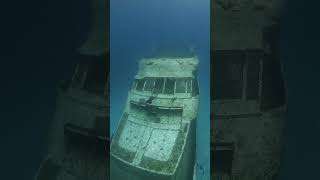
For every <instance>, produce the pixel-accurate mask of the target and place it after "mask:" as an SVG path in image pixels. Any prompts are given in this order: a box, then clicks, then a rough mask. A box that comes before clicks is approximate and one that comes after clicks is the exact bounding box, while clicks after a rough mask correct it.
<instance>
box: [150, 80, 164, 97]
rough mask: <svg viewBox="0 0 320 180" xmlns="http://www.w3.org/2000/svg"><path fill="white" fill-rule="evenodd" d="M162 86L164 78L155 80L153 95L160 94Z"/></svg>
mask: <svg viewBox="0 0 320 180" xmlns="http://www.w3.org/2000/svg"><path fill="white" fill-rule="evenodd" d="M163 85H164V78H156V81H155V83H154V89H153V93H155V94H160V93H162V90H163Z"/></svg>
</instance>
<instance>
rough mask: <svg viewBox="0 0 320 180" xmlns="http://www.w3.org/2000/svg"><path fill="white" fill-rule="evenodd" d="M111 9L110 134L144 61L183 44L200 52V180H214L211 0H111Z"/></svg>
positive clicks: (198, 146) (197, 52)
mask: <svg viewBox="0 0 320 180" xmlns="http://www.w3.org/2000/svg"><path fill="white" fill-rule="evenodd" d="M110 10H111V12H110V27H111V29H110V52H111V54H110V58H111V60H110V61H111V62H110V63H111V70H110V71H111V72H110V84H111V86H110V91H111V99H110V104H111V109H110V112H111V115H110V121H111V123H110V127H111V133H113V132H114V131H115V129H116V126H117V123H118V121H119V119H120V116H121V113H122V111H123V108H124V105H125V102H126V98H127V94H128V89H129V87H130V86H131V84H132V81H133V78H134V75H135V74H136V73H137V71H138V62H139V60H140V58H142V57H143V56H145V55H146V54H148V53H150V50H151V49H152V48H153V47H157V46H159V45H161V44H163V43H168V42H182V41H183V42H185V43H187V44H188V45H190V46H192V47H193V48H194V49H195V52H196V54H197V56H198V57H199V61H200V65H199V85H200V111H199V118H198V125H197V126H198V128H197V147H196V148H197V163H198V165H199V167H200V168H199V172H198V179H200V180H202V179H209V174H210V165H209V162H210V119H209V117H210V1H209V0H197V1H195V0H159V1H150V0H140V1H131V0H111V2H110ZM173 51H174V50H173Z"/></svg>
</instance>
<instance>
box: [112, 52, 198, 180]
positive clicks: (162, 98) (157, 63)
mask: <svg viewBox="0 0 320 180" xmlns="http://www.w3.org/2000/svg"><path fill="white" fill-rule="evenodd" d="M197 66H198V59H197V57H196V56H191V57H182V58H177V57H174V58H170V57H169V58H168V57H154V58H145V59H142V60H141V61H140V65H139V71H138V73H137V75H136V76H135V79H134V83H133V85H132V87H131V89H130V91H129V93H128V98H127V102H126V104H125V109H124V112H123V114H122V116H121V119H120V121H119V124H118V128H117V130H116V132H115V135H114V137H113V139H112V141H111V151H110V152H111V159H112V161H111V167H113V164H115V166H114V168H111V178H112V179H113V178H124V179H127V178H126V177H127V175H124V174H130V179H141V178H142V179H143V178H150V177H154V178H156V179H157V178H160V179H181V178H185V179H188V178H189V177H192V174H190V172H193V166H194V163H195V140H196V138H195V130H196V129H195V121H196V118H197V114H198V104H199V89H198V82H197ZM122 169H126V171H121V170H122Z"/></svg>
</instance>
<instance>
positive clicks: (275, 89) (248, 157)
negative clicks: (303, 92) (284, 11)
mask: <svg viewBox="0 0 320 180" xmlns="http://www.w3.org/2000/svg"><path fill="white" fill-rule="evenodd" d="M249 2H251V1H245V0H240V1H232V0H230V1H224V0H221V1H220V0H219V1H215V2H214V3H213V6H212V11H211V12H212V13H213V14H214V16H213V17H215V18H214V21H213V38H214V39H213V48H214V49H213V51H212V55H213V56H212V57H213V59H212V63H213V64H212V69H211V72H212V77H211V87H212V88H211V98H212V102H211V113H212V117H211V118H212V122H211V125H212V127H211V136H212V137H211V163H210V165H211V179H213V180H220V179H222V180H231V179H237V180H254V179H261V180H272V179H275V178H276V176H277V173H278V171H279V168H280V159H281V152H282V149H283V138H284V127H285V119H286V94H285V86H284V85H285V84H284V81H283V75H282V66H281V63H280V57H279V56H280V54H279V46H278V43H279V41H278V40H279V36H278V35H279V21H278V19H279V18H280V10H281V7H282V4H283V2H284V1H277V2H276V1H265V0H257V1H254V2H251V3H249ZM215 34H216V36H215Z"/></svg>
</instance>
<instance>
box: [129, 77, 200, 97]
mask: <svg viewBox="0 0 320 180" xmlns="http://www.w3.org/2000/svg"><path fill="white" fill-rule="evenodd" d="M132 89H135V90H136V91H141V92H142V91H144V92H152V93H153V94H175V93H195V94H198V91H199V90H198V83H197V81H196V80H195V79H192V78H170V77H166V78H143V79H135V81H134V83H133V87H132Z"/></svg>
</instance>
